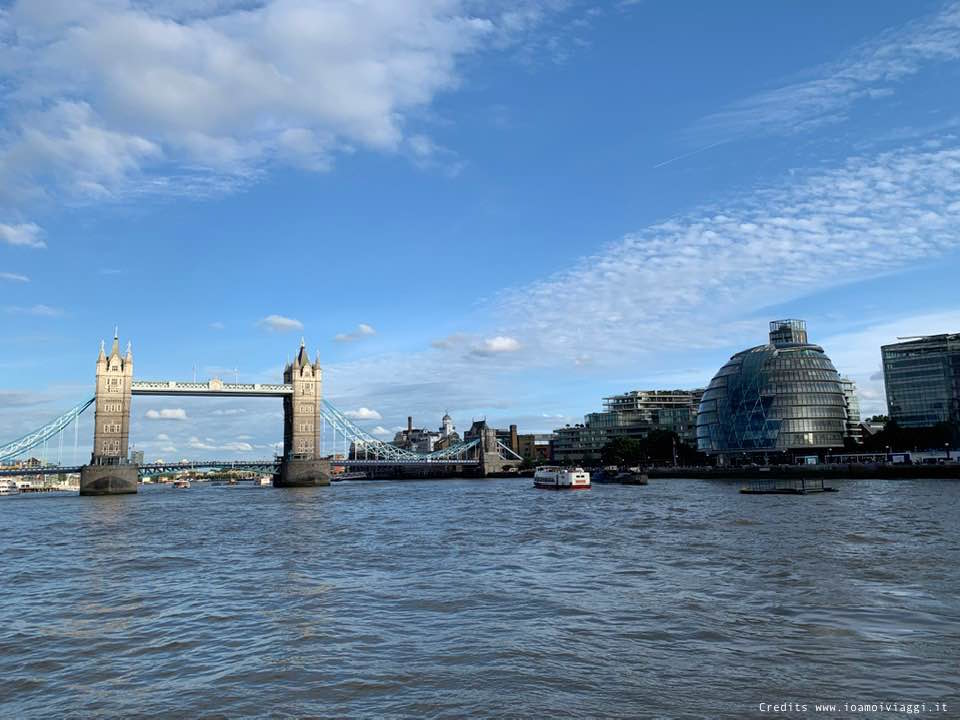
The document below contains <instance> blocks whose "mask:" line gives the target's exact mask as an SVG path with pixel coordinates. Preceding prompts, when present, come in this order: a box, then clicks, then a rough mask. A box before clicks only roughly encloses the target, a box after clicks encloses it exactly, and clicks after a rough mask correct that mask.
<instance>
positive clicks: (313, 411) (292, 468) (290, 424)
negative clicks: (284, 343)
mask: <svg viewBox="0 0 960 720" xmlns="http://www.w3.org/2000/svg"><path fill="white" fill-rule="evenodd" d="M283 382H284V383H286V384H287V385H290V386H292V390H293V393H292V394H291V395H288V396H286V397H285V398H284V399H283V459H282V461H281V463H280V474H279V477H278V478H277V479H276V481H275V483H274V484H275V485H277V486H279V487H310V486H314V485H329V484H330V464H329V463H328V462H326V461H324V460H321V458H320V438H321V431H320V428H321V422H322V415H321V412H320V405H321V403H322V402H323V369H322V368H321V367H320V354H319V352H318V353H317V359H316V361H315V362H313V363H311V362H310V356H309V354H308V353H307V347H306V342H304V340H303V339H301V340H300V350H299V352H297V355H296V357H295V358H294V359H293V362H291V363H289V364H288V365H287V366H286V367H285V368H284V370H283Z"/></svg>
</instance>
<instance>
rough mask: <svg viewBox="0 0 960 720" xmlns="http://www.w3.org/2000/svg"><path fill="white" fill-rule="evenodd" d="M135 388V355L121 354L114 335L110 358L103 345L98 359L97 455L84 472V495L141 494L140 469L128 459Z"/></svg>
mask: <svg viewBox="0 0 960 720" xmlns="http://www.w3.org/2000/svg"><path fill="white" fill-rule="evenodd" d="M132 389H133V352H132V349H131V347H130V345H129V343H128V344H127V352H126V354H125V355H124V356H122V357H121V355H120V339H119V337H118V335H117V333H116V332H114V334H113V346H112V347H111V348H110V355H109V356H108V355H107V354H106V352H104V343H103V342H101V343H100V354H99V355H98V356H97V369H96V392H95V398H96V402H95V406H94V407H95V410H94V421H93V452H92V453H91V455H90V464H89V465H87V466H85V467H83V468H81V471H80V494H81V495H120V494H126V493H135V492H137V466H136V465H132V464H130V463H129V462H128V460H127V453H128V449H129V442H130V400H131V395H132Z"/></svg>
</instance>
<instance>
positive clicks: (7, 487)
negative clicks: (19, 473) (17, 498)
mask: <svg viewBox="0 0 960 720" xmlns="http://www.w3.org/2000/svg"><path fill="white" fill-rule="evenodd" d="M19 494H20V488H19V487H18V486H17V484H16V483H15V482H13V481H12V480H0V495H19Z"/></svg>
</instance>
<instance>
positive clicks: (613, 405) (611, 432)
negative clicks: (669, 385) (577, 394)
mask: <svg viewBox="0 0 960 720" xmlns="http://www.w3.org/2000/svg"><path fill="white" fill-rule="evenodd" d="M702 394H703V390H702V389H698V390H633V391H631V392H627V393H623V394H622V395H612V396H610V397H606V398H604V399H603V405H604V411H603V412H597V413H589V414H588V415H586V416H585V417H584V422H583V424H582V425H575V426H573V427H563V428H558V429H557V430H554V435H555V437H554V440H553V457H554V459H555V460H557V461H569V462H586V463H591V462H600V460H601V457H600V456H601V453H602V451H603V448H604V446H605V445H606V444H607V443H609V442H610V441H611V440H613V439H615V438H618V437H627V438H634V439H643V438H645V437H646V436H647V435H648V434H649V433H650V432H651V431H652V430H663V431H666V432H673V433H676V434H677V436H678V437H679V438H680V440H681V441H682V442H685V443H688V444H690V445H692V444H693V443H694V442H695V441H696V425H697V420H696V418H697V406H698V405H699V404H700V397H701V395H702Z"/></svg>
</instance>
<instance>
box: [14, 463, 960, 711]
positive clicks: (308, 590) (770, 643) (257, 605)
mask: <svg viewBox="0 0 960 720" xmlns="http://www.w3.org/2000/svg"><path fill="white" fill-rule="evenodd" d="M529 483H530V481H528V480H524V481H517V480H495V481H477V480H474V481H460V480H457V481H443V482H441V481H433V482H393V483H386V482H384V483H364V482H354V483H340V484H338V485H335V486H333V487H330V488H317V489H306V490H274V489H272V488H264V489H255V488H250V487H243V486H239V487H202V486H199V485H198V484H195V485H194V488H193V489H191V490H188V491H174V490H171V489H168V488H166V487H157V488H147V489H146V490H144V491H142V492H141V493H140V494H139V495H136V496H127V497H115V498H80V497H75V496H73V497H64V496H59V497H56V496H39V497H36V496H34V497H5V498H0V528H2V531H3V546H2V549H0V583H2V597H0V679H2V681H0V715H2V716H3V717H16V718H22V717H37V718H39V717H94V716H97V717H144V718H161V717H228V718H236V717H299V716H310V717H383V716H389V717H449V718H456V717H464V716H475V717H544V716H550V717H578V718H579V717H625V718H626V717H630V718H634V717H666V718H721V717H722V718H738V717H754V716H763V717H774V716H776V715H774V714H771V713H766V714H762V713H760V712H759V704H760V703H762V702H765V703H783V702H794V703H807V704H809V705H810V711H809V712H810V713H811V714H813V712H812V711H813V704H814V703H841V704H842V703H844V702H851V703H852V702H857V703H866V702H912V703H923V702H925V703H927V705H928V708H929V707H931V703H935V702H941V703H942V702H947V703H951V708H950V710H949V711H948V712H947V713H942V712H941V713H939V714H935V713H933V712H928V713H927V715H932V716H936V717H960V697H958V696H960V683H958V680H957V677H958V673H957V668H958V667H960V573H958V568H960V483H954V482H949V481H937V482H934V481H876V482H872V481H852V482H841V483H839V486H840V488H841V491H840V492H839V493H835V494H825V495H813V496H806V497H789V496H745V495H740V494H739V493H738V492H737V488H738V484H737V483H726V482H716V481H714V482H709V481H698V480H653V481H651V484H650V485H649V486H646V487H621V486H609V485H606V486H595V487H594V488H593V489H592V490H591V491H589V492H580V493H549V492H544V491H537V490H534V489H533V488H531V487H530V484H529ZM954 703H958V704H954ZM870 716H871V717H888V716H889V717H893V715H883V714H879V715H877V714H873V715H870ZM922 716H923V715H922ZM819 717H865V716H864V715H863V714H860V715H854V714H846V713H844V712H842V710H838V711H837V712H835V713H821V714H819Z"/></svg>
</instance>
